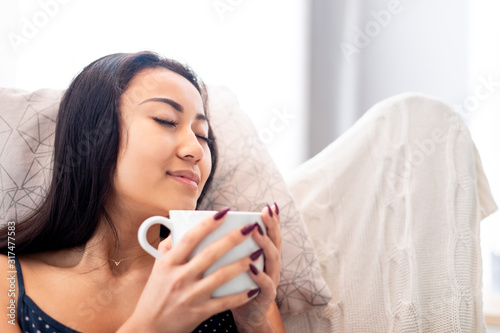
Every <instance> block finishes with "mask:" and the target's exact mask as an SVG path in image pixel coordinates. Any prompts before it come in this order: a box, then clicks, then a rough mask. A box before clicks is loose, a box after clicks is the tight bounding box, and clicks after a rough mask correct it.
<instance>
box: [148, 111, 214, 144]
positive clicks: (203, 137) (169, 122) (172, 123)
mask: <svg viewBox="0 0 500 333" xmlns="http://www.w3.org/2000/svg"><path fill="white" fill-rule="evenodd" d="M153 120H154V121H156V122H157V123H160V124H162V125H167V126H171V127H177V125H179V123H178V122H176V121H170V120H166V119H161V118H157V117H153ZM196 137H197V138H198V139H200V140H203V141H205V142H207V143H208V144H212V143H213V142H214V141H215V140H214V139H213V138H209V137H206V136H203V135H196Z"/></svg>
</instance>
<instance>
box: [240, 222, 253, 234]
mask: <svg viewBox="0 0 500 333" xmlns="http://www.w3.org/2000/svg"><path fill="white" fill-rule="evenodd" d="M256 226H257V223H252V224H249V225H246V226H244V227H243V229H241V233H242V234H243V235H244V236H246V235H248V234H249V233H251V232H252V230H253V229H255V227H256Z"/></svg>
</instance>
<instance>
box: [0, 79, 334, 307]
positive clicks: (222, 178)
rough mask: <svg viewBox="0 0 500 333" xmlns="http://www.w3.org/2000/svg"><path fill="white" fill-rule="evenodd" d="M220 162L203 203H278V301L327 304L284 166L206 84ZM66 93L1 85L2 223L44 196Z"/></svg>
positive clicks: (225, 96) (234, 107)
mask: <svg viewBox="0 0 500 333" xmlns="http://www.w3.org/2000/svg"><path fill="white" fill-rule="evenodd" d="M208 88H209V92H210V98H209V100H210V110H211V114H210V117H211V123H212V127H213V130H214V133H215V135H216V137H217V141H218V148H219V165H218V169H217V172H216V174H215V175H214V182H213V187H212V190H211V191H210V193H208V194H207V196H206V197H205V199H204V202H202V203H201V205H200V207H199V208H198V209H208V210H218V209H220V208H222V207H225V206H230V207H231V208H232V209H233V210H244V211H260V210H261V208H262V207H263V206H264V205H265V204H266V203H269V204H272V203H273V202H277V203H278V205H279V207H280V215H281V232H282V236H283V243H282V274H281V281H280V284H279V286H278V295H277V303H278V305H279V307H280V311H281V312H282V313H283V314H286V313H297V312H304V311H308V310H310V309H311V308H312V307H317V306H321V305H325V304H327V303H328V301H329V300H330V298H331V292H330V290H329V289H328V287H327V285H326V283H325V281H324V279H323V277H322V275H321V269H320V266H319V263H318V261H317V259H316V257H315V254H314V248H313V245H312V241H311V239H310V236H309V234H308V232H307V229H306V227H305V224H304V221H303V220H302V217H301V216H300V213H299V212H298V210H297V207H296V206H295V203H294V201H293V199H292V197H291V195H290V192H289V191H288V188H287V186H286V184H285V182H284V181H283V179H282V176H281V174H280V172H279V171H278V169H277V167H276V165H275V164H274V162H273V160H272V158H271V157H270V156H269V154H268V153H267V150H266V148H265V146H264V145H263V144H261V143H260V141H259V140H258V139H257V134H256V131H255V128H254V127H253V125H252V122H251V121H250V120H249V118H248V117H247V116H246V115H245V114H244V113H243V112H241V111H240V110H239V108H238V104H237V102H236V99H235V97H234V96H233V95H232V94H231V93H230V92H229V91H228V90H227V89H225V88H220V87H208ZM63 92H64V91H62V90H51V89H43V90H38V91H34V92H28V91H23V90H17V89H7V88H4V89H2V88H0V107H1V108H0V223H6V222H8V221H18V220H19V219H21V218H22V217H24V216H26V215H27V214H29V213H30V212H31V211H32V210H33V208H34V207H36V206H37V204H38V203H40V201H41V200H42V198H43V196H44V195H45V193H46V191H47V188H48V185H49V182H50V178H51V169H52V149H53V148H52V147H53V140H54V129H55V120H56V116H57V110H58V106H59V102H60V98H61V97H62V94H63Z"/></svg>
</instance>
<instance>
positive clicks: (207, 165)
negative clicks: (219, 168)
mask: <svg viewBox="0 0 500 333" xmlns="http://www.w3.org/2000/svg"><path fill="white" fill-rule="evenodd" d="M198 165H199V167H200V174H201V183H202V184H203V187H205V183H206V182H207V179H208V176H209V175H210V171H211V170H212V155H211V154H210V150H209V151H208V153H206V154H205V156H204V157H203V160H201V161H200V163H199V164H198ZM203 187H200V193H201V191H202V190H203Z"/></svg>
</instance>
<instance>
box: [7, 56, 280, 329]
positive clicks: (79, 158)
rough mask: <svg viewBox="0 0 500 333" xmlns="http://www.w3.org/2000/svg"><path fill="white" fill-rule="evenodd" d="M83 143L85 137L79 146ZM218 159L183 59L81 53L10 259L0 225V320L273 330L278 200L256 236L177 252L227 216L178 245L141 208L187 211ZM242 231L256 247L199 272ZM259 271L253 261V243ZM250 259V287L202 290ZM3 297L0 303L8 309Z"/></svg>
mask: <svg viewBox="0 0 500 333" xmlns="http://www.w3.org/2000/svg"><path fill="white" fill-rule="evenodd" d="M82 147H86V149H82ZM216 164H217V154H216V146H215V141H214V137H213V134H212V130H211V128H210V124H209V120H208V114H207V97H206V92H205V89H204V86H203V83H202V82H201V81H200V80H199V79H198V78H197V77H196V75H195V74H194V73H193V72H192V71H191V70H190V69H189V68H187V67H185V66H183V65H181V64H179V63H177V62H175V61H172V60H169V59H164V58H161V57H159V56H158V55H156V54H154V53H151V52H141V53H135V54H113V55H109V56H106V57H103V58H101V59H99V60H96V61H95V62H93V63H91V64H90V65H88V66H87V67H86V68H85V69H84V70H83V71H82V72H81V73H80V74H79V75H78V76H77V77H76V78H75V79H74V80H73V82H72V83H71V85H70V87H69V88H68V90H67V91H66V93H65V95H64V97H63V99H62V101H61V105H60V109H59V114H58V119H57V127H56V135H55V142H54V171H53V175H52V183H51V186H50V188H49V190H48V193H47V196H46V198H45V201H44V202H43V203H42V204H41V205H40V207H39V208H38V209H37V210H36V212H35V213H34V214H33V215H32V216H30V217H28V218H26V219H25V220H24V221H21V222H20V223H16V226H15V235H16V236H15V239H16V244H15V246H16V247H15V254H16V256H15V257H16V258H15V260H8V257H7V256H6V255H5V254H6V253H7V251H8V247H7V241H6V236H5V235H7V231H8V229H7V228H3V229H2V231H1V234H2V240H1V243H0V249H1V251H2V253H4V255H1V258H0V269H1V270H2V272H4V274H5V275H7V279H5V278H2V279H1V282H0V286H1V289H2V291H1V293H2V295H1V296H0V299H1V303H0V306H1V307H2V308H3V309H4V310H3V311H7V314H9V313H10V314H12V313H11V312H9V306H10V307H12V305H11V304H12V302H13V301H12V299H13V298H12V297H11V296H12V293H11V294H10V296H9V291H12V286H13V285H12V282H13V280H12V279H9V277H11V276H9V274H7V272H9V271H12V270H13V267H14V265H15V268H16V269H17V274H14V275H15V288H14V291H15V292H14V294H15V305H16V310H15V314H14V317H15V321H10V319H11V318H12V316H11V317H9V316H3V319H2V320H0V331H1V332H75V331H77V332H124V333H125V332H192V331H194V332H236V331H237V330H239V331H241V332H284V329H283V323H282V321H281V318H280V316H279V312H278V309H277V307H276V304H275V302H274V299H275V296H276V287H277V285H278V282H279V272H280V268H281V262H280V248H281V236H280V228H279V209H278V206H277V205H276V204H274V205H272V207H271V206H269V205H268V206H267V207H264V208H263V210H262V220H263V222H264V224H265V225H266V227H267V235H262V232H261V230H258V228H256V227H255V226H249V227H246V228H243V229H242V230H236V231H234V232H232V233H231V234H229V235H228V236H226V237H224V238H222V239H221V240H219V241H217V242H215V243H213V244H212V245H211V246H209V247H208V248H207V249H206V250H204V251H203V252H201V253H200V254H198V255H197V256H195V257H194V258H192V259H191V260H189V261H188V260H187V258H188V255H189V254H190V253H191V251H192V250H193V249H194V247H195V246H196V245H197V244H198V243H199V242H200V241H201V240H202V239H203V238H204V237H205V236H206V235H207V234H209V233H210V232H211V231H212V230H214V229H216V228H217V227H218V226H219V225H220V224H221V222H222V221H223V220H224V216H225V214H226V213H227V209H224V210H222V211H220V212H218V213H217V214H215V215H214V216H212V217H210V218H208V219H206V220H204V221H203V222H202V223H201V225H200V226H199V228H198V229H196V230H193V231H191V232H190V233H188V234H187V235H186V237H184V238H183V240H182V241H181V242H179V243H178V244H177V245H176V246H175V247H173V248H172V247H171V244H170V238H169V237H167V238H166V239H163V237H161V236H162V235H161V234H162V233H161V232H160V227H159V226H153V227H152V228H150V230H149V233H148V240H149V242H150V243H151V244H152V245H153V246H157V247H158V249H159V251H160V252H162V253H163V254H164V255H163V257H162V259H160V260H154V258H153V257H152V256H150V255H149V254H147V253H146V252H145V251H144V250H143V249H142V248H141V247H140V246H139V243H138V240H137V231H138V228H139V226H140V224H141V223H142V221H144V220H145V219H146V218H148V217H150V216H153V215H163V216H168V214H169V211H170V210H174V209H184V210H186V209H195V208H196V205H197V202H198V201H199V200H200V199H201V198H202V197H203V195H204V194H205V193H206V191H207V189H208V187H209V185H210V181H211V179H212V175H213V172H214V170H215V167H216ZM248 237H253V238H254V239H255V241H256V242H257V243H258V244H259V245H260V247H261V249H262V250H263V251H259V252H257V253H255V254H254V255H252V256H251V257H248V258H244V259H241V260H239V261H238V262H235V263H233V264H230V265H227V266H225V267H223V268H221V269H219V270H218V271H217V272H215V273H213V274H211V275H209V276H207V277H205V278H202V274H203V272H204V271H205V270H206V269H207V268H208V267H209V266H210V265H211V264H212V263H213V262H215V261H216V260H217V259H218V258H220V257H221V256H222V255H223V254H224V253H226V252H227V251H228V250H230V249H231V248H233V247H234V246H236V245H237V244H239V243H241V242H242V241H243V240H245V239H246V238H248ZM261 253H262V254H263V255H264V256H265V269H264V271H259V270H258V269H256V268H255V266H253V265H252V262H253V261H254V260H256V258H258V256H259V255H262V254H261ZM245 271H248V272H250V275H251V276H252V278H253V279H254V281H255V282H256V283H257V285H258V286H259V288H258V289H255V290H248V291H245V292H243V293H240V294H236V295H231V296H226V297H222V298H211V297H210V294H211V293H212V291H214V290H215V289H217V287H218V286H220V285H222V284H223V283H224V282H226V281H228V280H230V279H231V278H232V277H234V276H236V275H238V274H240V273H241V272H245ZM6 309H7V310H6Z"/></svg>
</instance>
